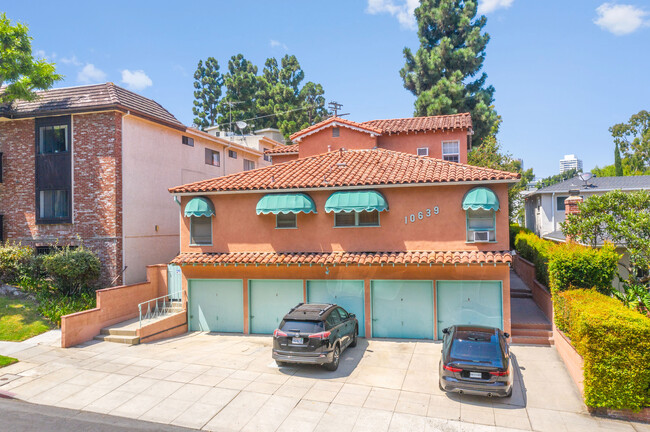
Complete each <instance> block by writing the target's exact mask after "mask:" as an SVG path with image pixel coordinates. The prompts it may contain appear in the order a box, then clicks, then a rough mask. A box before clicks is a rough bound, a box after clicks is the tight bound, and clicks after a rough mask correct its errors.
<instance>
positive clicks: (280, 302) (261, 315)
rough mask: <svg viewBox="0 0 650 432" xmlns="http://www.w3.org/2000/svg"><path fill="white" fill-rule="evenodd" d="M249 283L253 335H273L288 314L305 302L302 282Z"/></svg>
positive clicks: (269, 280)
mask: <svg viewBox="0 0 650 432" xmlns="http://www.w3.org/2000/svg"><path fill="white" fill-rule="evenodd" d="M249 283H250V291H249V295H250V297H249V298H250V324H251V327H250V328H251V333H261V334H264V333H273V330H275V329H276V328H278V325H279V324H280V321H282V318H283V317H284V316H285V315H286V314H287V312H289V310H290V309H291V308H292V307H294V306H295V305H297V304H298V303H301V302H304V295H303V285H302V280H276V279H272V280H271V279H258V280H251V281H250V282H249Z"/></svg>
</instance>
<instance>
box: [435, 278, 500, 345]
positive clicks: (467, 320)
mask: <svg viewBox="0 0 650 432" xmlns="http://www.w3.org/2000/svg"><path fill="white" fill-rule="evenodd" d="M436 288H437V305H438V338H442V329H443V328H446V327H449V326H451V325H454V324H477V325H485V326H490V327H498V328H500V329H503V299H502V290H501V282H500V281H438V282H437V286H436Z"/></svg>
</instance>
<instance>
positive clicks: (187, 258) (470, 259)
mask: <svg viewBox="0 0 650 432" xmlns="http://www.w3.org/2000/svg"><path fill="white" fill-rule="evenodd" d="M511 261H512V256H511V255H510V252H508V251H485V252H482V251H396V252H223V253H218V252H217V253H181V254H180V255H178V256H177V257H176V258H174V260H173V261H172V263H174V264H215V265H216V264H219V265H228V264H257V265H280V264H282V265H290V264H295V265H298V264H322V265H332V264H335V265H338V264H357V265H372V264H375V265H382V264H431V265H433V264H452V265H453V264H504V263H509V262H511Z"/></svg>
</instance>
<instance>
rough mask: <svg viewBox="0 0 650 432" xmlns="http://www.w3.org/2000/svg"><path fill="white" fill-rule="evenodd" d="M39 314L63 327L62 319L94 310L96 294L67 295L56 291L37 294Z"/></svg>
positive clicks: (42, 291)
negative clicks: (64, 316) (87, 310)
mask: <svg viewBox="0 0 650 432" xmlns="http://www.w3.org/2000/svg"><path fill="white" fill-rule="evenodd" d="M36 300H37V301H38V313H40V314H41V315H43V316H44V317H45V318H47V319H49V320H50V321H52V322H53V323H54V324H56V325H57V326H59V327H60V326H61V317H62V316H63V315H68V314H71V313H75V312H79V311H83V310H86V309H92V308H94V307H95V306H96V296H95V293H94V292H81V293H77V294H73V295H66V294H62V293H60V292H56V291H49V290H41V291H38V292H37V293H36Z"/></svg>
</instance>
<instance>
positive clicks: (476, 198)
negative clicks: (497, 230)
mask: <svg viewBox="0 0 650 432" xmlns="http://www.w3.org/2000/svg"><path fill="white" fill-rule="evenodd" d="M468 209H471V210H478V209H483V210H494V211H497V210H499V198H497V196H496V194H495V193H494V192H492V190H491V189H488V188H485V187H477V188H474V189H472V190H470V191H469V192H467V194H465V198H463V210H468Z"/></svg>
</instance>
